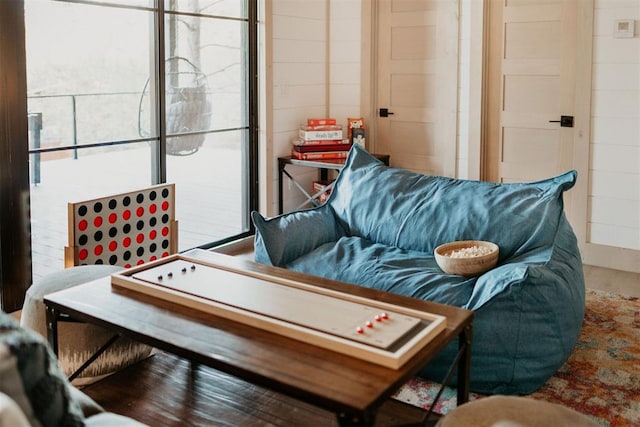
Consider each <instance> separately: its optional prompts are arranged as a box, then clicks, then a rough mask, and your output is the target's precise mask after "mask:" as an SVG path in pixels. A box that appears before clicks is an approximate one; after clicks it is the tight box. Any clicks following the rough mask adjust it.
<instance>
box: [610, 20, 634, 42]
mask: <svg viewBox="0 0 640 427" xmlns="http://www.w3.org/2000/svg"><path fill="white" fill-rule="evenodd" d="M614 24H615V25H614V27H613V37H614V38H616V39H620V38H630V37H633V36H634V27H635V21H634V20H633V19H616V20H615V22H614Z"/></svg>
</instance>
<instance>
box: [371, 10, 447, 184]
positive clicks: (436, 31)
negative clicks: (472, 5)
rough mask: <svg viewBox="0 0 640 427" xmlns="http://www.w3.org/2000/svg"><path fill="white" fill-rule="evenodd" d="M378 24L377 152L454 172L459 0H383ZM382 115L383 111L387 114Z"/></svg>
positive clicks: (424, 169) (396, 161)
mask: <svg viewBox="0 0 640 427" xmlns="http://www.w3.org/2000/svg"><path fill="white" fill-rule="evenodd" d="M377 10H378V25H377V43H378V52H377V54H378V57H377V107H378V111H377V112H378V113H379V109H381V108H385V109H387V111H388V116H387V117H381V116H380V114H378V117H377V123H376V134H375V138H376V140H375V141H374V142H373V147H374V149H375V151H376V152H377V153H384V154H389V155H390V156H391V158H390V163H391V165H392V166H396V167H402V168H405V169H410V170H413V171H416V172H420V173H426V174H432V175H446V176H454V175H455V172H456V169H455V166H456V165H455V163H456V113H457V83H458V80H457V78H458V62H457V61H458V14H457V12H458V3H457V1H456V0H382V1H380V2H379V3H378V9H377ZM383 115H384V113H383Z"/></svg>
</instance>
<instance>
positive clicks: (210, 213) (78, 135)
mask: <svg viewBox="0 0 640 427" xmlns="http://www.w3.org/2000/svg"><path fill="white" fill-rule="evenodd" d="M24 6H25V8H24V10H25V32H26V36H25V40H26V57H27V59H26V62H27V96H28V113H29V163H30V164H29V168H30V200H31V206H30V209H31V235H32V238H31V246H32V265H33V276H34V279H37V278H38V277H40V276H42V275H44V274H46V273H48V272H49V271H52V270H59V269H60V268H62V267H63V255H64V251H63V248H64V246H65V245H66V244H67V202H72V201H80V200H85V199H91V198H96V197H102V196H106V195H109V194H114V193H120V192H125V191H130V190H135V189H138V188H143V187H146V186H149V185H152V184H157V183H161V182H173V183H175V184H176V217H177V220H178V222H179V236H178V241H179V249H180V250H185V249H189V248H193V247H211V246H214V245H215V244H218V243H220V242H224V241H228V240H232V239H234V238H238V237H242V236H245V235H248V234H250V232H251V230H250V221H249V212H250V210H251V209H255V208H256V206H257V194H256V191H257V190H256V189H257V187H256V185H255V176H256V168H257V166H256V162H257V159H256V155H255V154H254V153H256V152H257V147H256V144H257V141H256V135H257V132H256V126H257V125H256V122H255V117H256V116H257V115H256V111H255V108H256V107H255V105H257V104H256V102H255V97H256V93H255V88H256V79H257V76H256V71H255V70H256V62H257V54H256V51H255V48H256V42H255V31H254V29H255V16H256V11H255V7H256V5H255V0H164V2H161V0H157V1H153V0H109V1H104V2H100V1H98V2H97V1H95V0H94V1H90V2H89V1H88V2H86V3H84V2H83V1H81V0H74V1H72V2H71V1H69V2H67V1H59V0H57V1H54V0H38V1H36V0H25V5H24ZM25 166H26V165H25Z"/></svg>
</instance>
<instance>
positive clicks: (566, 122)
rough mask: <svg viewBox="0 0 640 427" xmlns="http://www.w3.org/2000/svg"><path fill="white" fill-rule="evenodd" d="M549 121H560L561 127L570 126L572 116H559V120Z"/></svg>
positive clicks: (571, 125) (552, 121) (550, 121)
mask: <svg viewBox="0 0 640 427" xmlns="http://www.w3.org/2000/svg"><path fill="white" fill-rule="evenodd" d="M549 123H560V126H561V127H563V128H572V127H573V116H560V120H549Z"/></svg>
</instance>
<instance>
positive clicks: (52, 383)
mask: <svg viewBox="0 0 640 427" xmlns="http://www.w3.org/2000/svg"><path fill="white" fill-rule="evenodd" d="M0 388H1V389H0V392H2V393H4V394H6V395H7V396H9V397H10V398H11V399H12V400H13V401H14V402H16V403H17V404H18V406H19V407H20V409H21V410H22V412H23V414H24V415H25V416H26V417H27V418H28V419H29V422H30V423H31V424H32V425H35V426H38V425H41V426H52V427H54V426H65V427H66V426H69V427H71V426H83V425H84V422H83V419H84V416H83V414H82V410H81V409H80V407H79V406H78V405H77V404H76V402H75V401H74V400H73V399H72V397H71V393H70V391H69V382H68V381H67V378H66V376H65V375H64V373H63V372H62V370H61V369H60V367H59V366H58V361H57V359H56V357H55V355H54V354H53V352H52V351H51V349H50V348H49V346H48V345H47V343H46V342H45V341H44V339H43V338H42V337H41V336H40V335H38V334H36V333H35V332H32V331H29V330H27V329H24V328H21V327H20V324H19V323H18V322H17V321H16V320H15V319H13V318H12V317H11V316H9V315H7V314H6V313H4V312H2V313H0Z"/></svg>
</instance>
